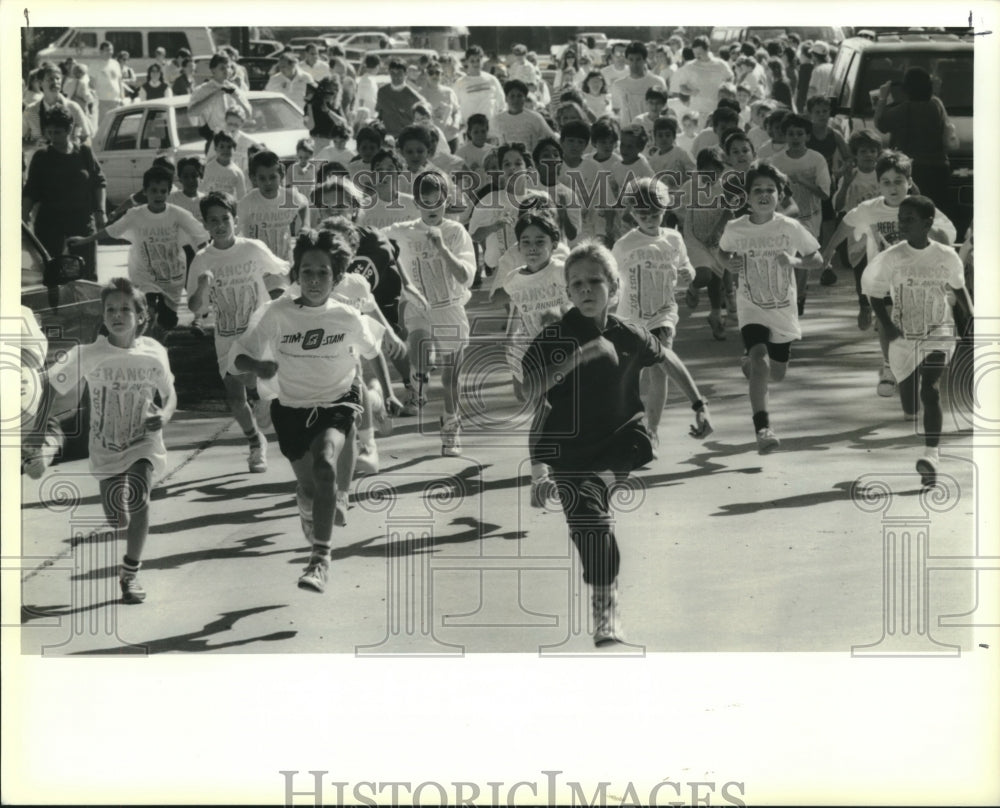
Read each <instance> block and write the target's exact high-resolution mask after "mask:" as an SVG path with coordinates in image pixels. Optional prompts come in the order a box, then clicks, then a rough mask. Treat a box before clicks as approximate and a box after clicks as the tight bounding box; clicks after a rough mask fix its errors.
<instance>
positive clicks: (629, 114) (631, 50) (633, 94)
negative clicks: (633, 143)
mask: <svg viewBox="0 0 1000 808" xmlns="http://www.w3.org/2000/svg"><path fill="white" fill-rule="evenodd" d="M648 55H649V52H648V51H647V50H646V46H645V45H643V44H642V43H641V42H631V43H629V46H628V47H627V48H626V49H625V58H626V59H627V60H628V69H629V74H628V75H627V76H626V77H625V78H623V79H618V81H616V82H615V83H614V84H613V85H612V86H611V107H612V109H614V111H615V114H616V115H617V116H618V120H619V122H620V123H621V125H622V126H628V125H629V124H630V123H631V122H632V121H633V120H634V119H635V118H636V117H638V116H639V115H642V114H643V113H644V112H645V111H646V91H647V90H648V89H649V88H650V87H657V88H659V89H661V90H663V91H664V92H666V91H667V83H666V82H665V81H664V80H663V79H662V78H660V77H659V76H656V75H653V74H652V73H650V72H649V69H648V68H647V66H646V57H647V56H648Z"/></svg>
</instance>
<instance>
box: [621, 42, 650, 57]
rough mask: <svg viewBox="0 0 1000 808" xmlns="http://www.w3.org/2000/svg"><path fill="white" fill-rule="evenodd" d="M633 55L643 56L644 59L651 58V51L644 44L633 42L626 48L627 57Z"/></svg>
mask: <svg viewBox="0 0 1000 808" xmlns="http://www.w3.org/2000/svg"><path fill="white" fill-rule="evenodd" d="M632 54H635V55H637V56H641V57H642V58H643V59H646V58H647V57H648V56H649V50H648V49H647V48H646V46H645V45H644V44H643V43H642V42H639V41H633V42H629V43H628V47H627V48H625V55H626V56H631V55H632Z"/></svg>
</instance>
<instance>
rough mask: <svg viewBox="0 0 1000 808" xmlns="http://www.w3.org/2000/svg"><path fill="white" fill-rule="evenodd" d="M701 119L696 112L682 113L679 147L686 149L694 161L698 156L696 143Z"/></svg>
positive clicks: (678, 139)
mask: <svg viewBox="0 0 1000 808" xmlns="http://www.w3.org/2000/svg"><path fill="white" fill-rule="evenodd" d="M700 117H701V116H700V115H699V114H698V112H697V111H696V110H689V111H688V112H683V113H681V131H680V133H678V135H677V145H678V147H680V148H681V149H684V151H686V152H687V153H688V156H689V157H691V158H692V159H694V158H695V157H697V156H698V155H697V153H696V152H695V151H694V141H695V139H696V138H697V137H698V121H699V118H700Z"/></svg>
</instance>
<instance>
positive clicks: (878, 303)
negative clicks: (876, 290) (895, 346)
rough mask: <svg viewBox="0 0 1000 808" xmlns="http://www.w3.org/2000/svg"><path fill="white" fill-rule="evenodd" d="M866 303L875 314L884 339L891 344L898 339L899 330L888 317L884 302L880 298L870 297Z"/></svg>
mask: <svg viewBox="0 0 1000 808" xmlns="http://www.w3.org/2000/svg"><path fill="white" fill-rule="evenodd" d="M868 302H869V303H871V305H872V311H873V312H875V316H876V317H877V318H878V322H879V325H880V326H881V331H882V333H883V334H884V335H885V338H886V339H887V340H889V342H892V341H893V340H894V339H899V337H901V336H902V334H900V333H899V329H898V328H896V326H895V324H894V323H893V322H892V319H891V318H890V317H889V310H888V309H887V308H886V307H885V302H884V301H883V300H882V298H881V297H877V296H874V295H872V296H870V297H869V298H868Z"/></svg>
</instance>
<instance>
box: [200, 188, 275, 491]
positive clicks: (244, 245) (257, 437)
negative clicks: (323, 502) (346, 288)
mask: <svg viewBox="0 0 1000 808" xmlns="http://www.w3.org/2000/svg"><path fill="white" fill-rule="evenodd" d="M201 211H202V217H203V218H204V220H205V223H206V225H207V227H208V231H209V235H210V237H211V241H210V243H209V244H208V245H207V246H206V247H205V248H204V249H202V250H201V251H200V252H199V253H198V254H197V255H196V256H195V257H194V261H192V262H191V272H190V275H189V277H188V283H187V287H188V304H189V305H190V307H191V311H193V312H195V313H196V314H197V313H199V312H202V311H205V310H207V309H209V308H212V309H214V310H215V354H216V357H217V359H218V361H219V373H220V375H221V376H222V383H223V386H224V387H225V388H226V403H227V404H228V405H229V411H230V412H231V413H232V415H233V418H235V419H236V423H238V424H239V425H240V428H241V429H242V430H243V434H244V435H245V436H246V438H247V441H248V443H249V444H250V455H249V457H248V459H247V464H248V466H249V469H250V471H251V472H252V473H261V472H264V471H267V439H266V438H265V437H264V433H263V432H262V431H261V428H262V427H264V428H266V427H267V426H268V425H269V424H270V420H271V419H270V417H269V415H268V414H267V413H266V412H265V409H266V408H268V407H269V406H270V402H268V401H265V400H263V399H260V398H257V401H258V402H260V403H259V405H255V407H254V409H253V410H252V409H251V408H250V406H249V405H248V404H247V389H248V388H249V389H251V390H254V391H256V384H255V382H254V379H253V378H252V377H251V376H249V375H247V374H235V375H234V374H232V373H230V372H229V370H228V368H229V350H230V348H232V346H233V343H234V342H235V341H236V339H237V338H238V337H239V336H240V335H241V334H242V333H243V332H244V331H246V330H247V326H248V325H249V323H250V320H251V318H252V317H253V315H254V314H255V313H256V312H257V311H258V310H260V309H261V308H262V307H263V306H264V304H265V303H267V302H268V300H270V298H271V296H272V293H274V296H275V297H276V296H278V295H280V294H281V291H282V287H283V286H284V285H285V283H286V280H287V272H288V264H287V262H285V261H281V260H279V259H278V258H276V257H275V255H274V253H273V252H272V251H271V250H270V249H268V248H267V246H266V245H265V244H264V243H263V242H261V241H258V240H256V239H254V238H246V237H244V236H238V235H236V228H237V225H238V223H239V216H238V213H237V211H238V207H237V203H236V200H235V199H233V198H232V197H231V196H230V195H229V194H224V193H220V192H219V191H212V192H211V193H209V194H208V195H206V196H205V197H204V198H203V199H202V200H201Z"/></svg>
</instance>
